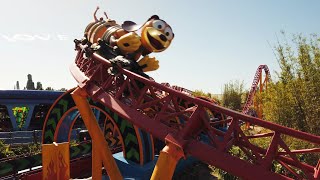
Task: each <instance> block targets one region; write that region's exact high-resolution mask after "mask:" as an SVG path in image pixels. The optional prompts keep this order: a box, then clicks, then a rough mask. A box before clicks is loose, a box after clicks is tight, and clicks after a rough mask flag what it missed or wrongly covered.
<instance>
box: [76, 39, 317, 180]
mask: <svg viewBox="0 0 320 180" xmlns="http://www.w3.org/2000/svg"><path fill="white" fill-rule="evenodd" d="M76 50H77V51H78V54H77V56H76V59H75V63H73V64H72V65H71V66H70V71H71V73H72V75H73V76H74V78H75V79H76V80H77V82H78V88H80V89H81V90H84V91H85V92H86V94H87V95H88V96H89V97H90V98H92V99H93V101H98V102H99V103H101V104H103V105H105V106H106V107H108V108H109V109H110V110H112V111H114V112H115V113H117V114H118V115H119V116H121V117H122V118H124V119H126V120H128V121H129V122H131V123H132V124H134V125H135V126H137V127H139V128H141V129H143V130H145V131H146V132H148V133H150V134H151V135H152V136H153V137H156V138H158V139H160V140H163V141H165V142H166V143H167V144H174V145H175V146H176V147H177V148H178V149H180V150H181V151H182V152H183V155H182V156H181V157H183V156H189V155H191V156H193V157H195V158H196V159H198V160H201V161H202V162H205V163H207V164H210V165H212V166H215V167H218V168H220V169H223V170H225V171H227V172H229V173H231V174H233V175H235V176H238V177H240V178H243V179H319V178H320V175H319V169H320V161H318V163H316V162H314V163H313V164H308V163H306V162H302V161H301V160H300V159H299V158H298V156H299V155H302V154H306V153H315V154H319V152H320V137H319V136H315V135H312V134H309V133H305V132H300V131H297V130H294V129H291V128H288V127H284V126H280V125H278V124H274V123H271V122H267V121H263V120H262V119H259V118H255V117H251V116H248V115H245V114H243V113H239V112H236V111H233V110H230V109H227V108H224V107H221V106H219V105H217V104H213V103H210V102H208V101H205V100H203V99H200V98H194V97H192V96H190V95H188V94H186V93H183V92H181V91H177V90H175V89H172V88H170V87H167V86H165V85H161V84H158V83H157V82H155V81H153V80H150V79H147V78H145V77H142V76H140V75H138V74H136V73H133V72H131V71H129V70H126V69H124V68H122V67H120V66H115V65H114V64H112V63H110V61H109V60H107V59H105V58H103V57H102V56H100V55H99V54H98V53H96V52H95V51H94V50H93V49H91V48H89V47H88V46H87V45H83V44H80V43H76ZM110 67H113V68H116V69H117V73H116V74H110V73H109V71H108V69H109V68H110ZM263 69H264V70H265V71H266V70H268V69H267V68H266V66H261V68H259V69H258V72H259V73H260V71H262V70H263ZM267 72H269V71H267ZM259 73H258V74H259ZM258 79H259V75H257V74H256V77H255V81H254V83H253V84H255V85H257V83H256V81H258ZM256 88H257V86H255V88H254V89H251V91H250V94H254V92H255V91H256ZM251 99H252V98H251ZM248 100H250V99H248ZM250 101H251V100H250ZM208 111H211V112H213V113H212V114H214V113H222V114H224V115H226V116H227V117H229V118H227V119H223V120H218V121H215V122H214V123H212V122H211V118H210V117H209V115H208ZM240 121H241V122H246V123H250V124H253V125H255V126H260V127H262V128H263V129H266V130H267V133H263V134H255V135H249V134H247V133H246V131H245V130H243V129H242V128H241V123H240ZM226 123H228V124H229V127H228V129H227V130H226V131H221V130H220V129H219V128H216V125H218V124H226ZM286 137H290V138H292V139H297V140H300V141H305V142H307V143H310V144H313V147H314V148H312V149H298V150H293V149H290V148H289V145H288V143H287V142H286V141H285V138H286ZM263 138H268V139H270V142H269V144H268V145H267V147H261V146H260V145H259V144H256V143H254V141H253V140H254V139H258V140H259V139H263ZM232 147H239V148H240V149H241V151H242V152H243V153H244V154H245V155H246V158H245V159H240V158H239V157H237V156H234V155H233V154H231V153H229V150H230V149H231V148H232ZM160 156H161V155H160ZM179 157H180V156H179ZM273 163H278V164H279V165H280V166H282V167H283V168H284V169H285V171H284V172H282V174H279V173H276V172H274V171H272V166H273Z"/></svg>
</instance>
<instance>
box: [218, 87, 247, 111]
mask: <svg viewBox="0 0 320 180" xmlns="http://www.w3.org/2000/svg"><path fill="white" fill-rule="evenodd" d="M246 94H247V92H246V91H245V90H244V85H243V82H241V83H240V82H239V81H231V82H229V83H228V84H225V85H224V89H223V94H222V105H223V106H224V107H227V108H230V109H233V110H236V111H241V110H242V104H243V102H244V99H245V96H246Z"/></svg>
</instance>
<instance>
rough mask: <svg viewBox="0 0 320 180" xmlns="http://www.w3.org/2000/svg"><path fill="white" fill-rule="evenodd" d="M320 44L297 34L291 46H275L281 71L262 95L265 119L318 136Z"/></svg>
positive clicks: (319, 129) (315, 37)
mask: <svg viewBox="0 0 320 180" xmlns="http://www.w3.org/2000/svg"><path fill="white" fill-rule="evenodd" d="M319 42H320V39H319V38H318V37H317V36H316V35H313V36H311V37H310V38H309V39H307V38H305V37H302V36H301V35H298V36H295V37H294V38H293V40H292V42H291V45H289V44H288V43H285V44H280V43H279V44H278V45H277V47H276V52H277V58H278V61H279V65H280V68H281V70H280V72H277V75H278V80H277V81H276V82H273V83H270V86H269V90H268V93H267V94H266V95H265V96H264V105H265V107H268V108H265V110H264V116H265V117H266V119H268V120H270V121H274V122H277V123H279V124H282V125H284V126H287V127H291V128H295V129H298V130H301V131H305V132H310V133H312V134H316V135H320V46H319ZM292 44H293V45H292Z"/></svg>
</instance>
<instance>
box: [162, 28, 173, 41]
mask: <svg viewBox="0 0 320 180" xmlns="http://www.w3.org/2000/svg"><path fill="white" fill-rule="evenodd" d="M164 34H165V35H166V36H167V39H168V40H171V39H173V32H172V29H171V28H170V27H166V29H165V30H164Z"/></svg>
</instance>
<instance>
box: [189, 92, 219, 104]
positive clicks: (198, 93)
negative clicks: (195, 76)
mask: <svg viewBox="0 0 320 180" xmlns="http://www.w3.org/2000/svg"><path fill="white" fill-rule="evenodd" d="M192 95H193V96H195V97H205V98H208V99H210V100H213V101H216V102H217V103H218V104H220V99H219V97H218V96H217V95H214V94H211V93H205V92H203V91H202V90H195V91H193V93H192Z"/></svg>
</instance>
